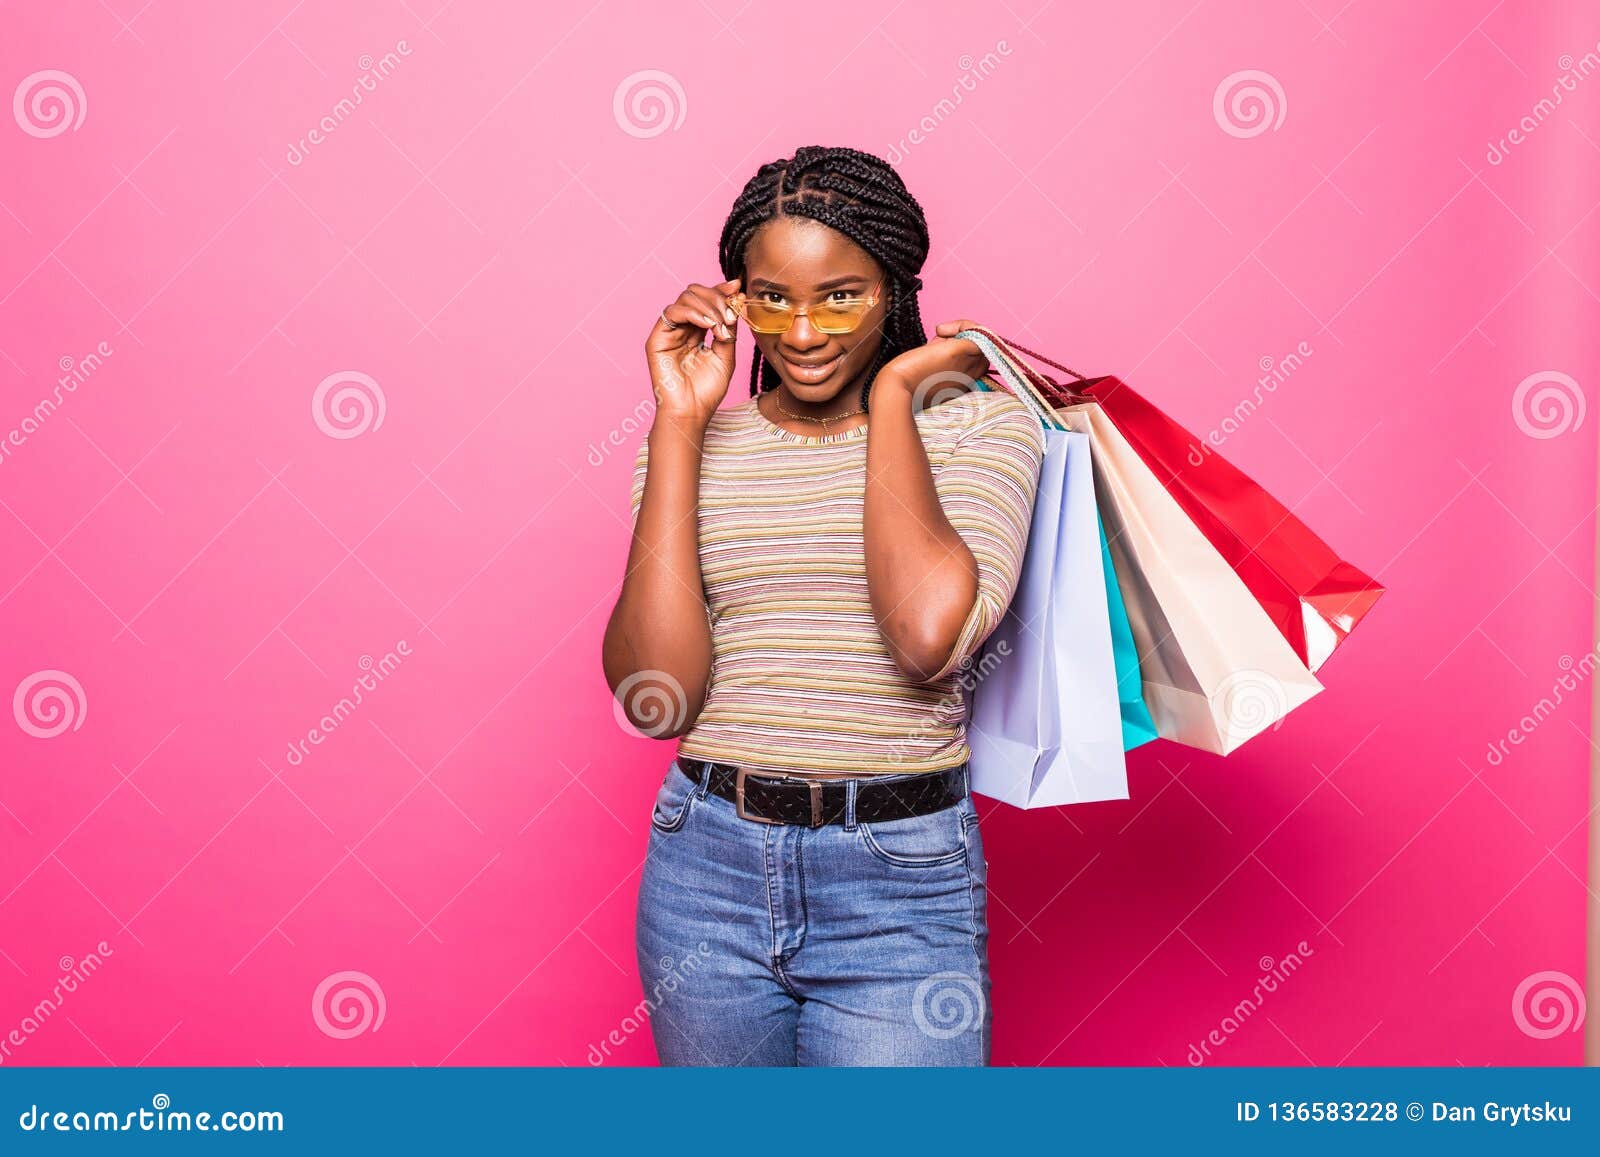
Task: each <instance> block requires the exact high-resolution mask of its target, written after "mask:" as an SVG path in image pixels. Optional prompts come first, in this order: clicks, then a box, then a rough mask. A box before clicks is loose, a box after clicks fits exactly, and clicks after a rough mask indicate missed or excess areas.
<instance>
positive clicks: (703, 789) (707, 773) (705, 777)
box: [694, 759, 716, 800]
mask: <svg viewBox="0 0 1600 1157" xmlns="http://www.w3.org/2000/svg"><path fill="white" fill-rule="evenodd" d="M695 762H696V763H698V764H699V765H700V782H699V783H697V784H695V785H694V794H695V796H696V797H697V798H699V799H702V800H703V799H705V798H706V793H707V792H709V791H710V790H711V777H712V776H713V775H715V774H716V765H715V764H712V763H710V762H708V761H706V760H703V759H701V760H696V761H695Z"/></svg>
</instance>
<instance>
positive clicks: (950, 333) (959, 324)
mask: <svg viewBox="0 0 1600 1157" xmlns="http://www.w3.org/2000/svg"><path fill="white" fill-rule="evenodd" d="M977 328H978V323H977V322H975V321H973V320H972V319H971V318H966V317H963V318H959V319H957V320H956V321H941V322H940V323H939V324H938V325H937V326H935V327H934V332H935V333H937V334H938V335H939V336H940V337H954V336H955V335H956V334H958V333H960V332H961V331H962V330H964V329H977Z"/></svg>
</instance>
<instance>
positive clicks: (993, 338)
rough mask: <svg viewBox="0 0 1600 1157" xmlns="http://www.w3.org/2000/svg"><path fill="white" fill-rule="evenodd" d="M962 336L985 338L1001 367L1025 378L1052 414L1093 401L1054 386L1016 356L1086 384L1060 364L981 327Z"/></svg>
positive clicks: (1038, 371) (1035, 369)
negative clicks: (1044, 365)
mask: <svg viewBox="0 0 1600 1157" xmlns="http://www.w3.org/2000/svg"><path fill="white" fill-rule="evenodd" d="M962 332H963V334H965V333H978V334H981V335H983V336H984V337H986V338H988V339H989V341H990V342H991V343H993V345H994V346H995V347H996V348H997V350H998V352H999V353H1000V354H1001V355H1002V357H1003V359H1004V361H1005V364H1006V365H1007V366H1008V367H1009V368H1010V369H1012V370H1013V372H1014V373H1016V374H1017V375H1019V376H1020V377H1022V378H1025V379H1026V380H1027V382H1028V384H1029V387H1030V388H1031V389H1032V391H1033V392H1034V393H1035V394H1041V395H1043V397H1044V399H1046V400H1047V402H1046V404H1047V405H1049V407H1050V408H1051V409H1052V410H1053V409H1054V408H1055V407H1057V406H1073V405H1077V404H1078V403H1080V402H1087V401H1092V400H1093V399H1092V398H1090V397H1088V396H1087V395H1085V394H1081V393H1079V392H1078V391H1077V390H1075V389H1073V388H1072V387H1071V386H1068V385H1066V384H1064V383H1061V382H1058V381H1056V380H1055V379H1054V378H1052V377H1050V376H1049V375H1048V374H1045V373H1043V372H1041V371H1040V370H1038V369H1037V368H1035V367H1034V366H1031V365H1029V364H1028V363H1027V362H1025V361H1024V360H1023V359H1022V358H1021V357H1019V356H1018V355H1019V354H1026V355H1028V356H1029V357H1031V358H1035V359H1037V360H1039V361H1041V362H1043V363H1045V364H1046V365H1049V366H1054V367H1055V368H1056V369H1058V370H1062V371H1064V372H1066V373H1069V374H1071V375H1072V376H1073V378H1074V379H1076V381H1077V382H1086V381H1088V380H1089V379H1088V378H1086V377H1085V376H1084V375H1083V374H1080V373H1079V372H1078V371H1077V370H1075V369H1073V368H1072V367H1071V366H1065V365H1062V364H1061V363H1060V362H1058V361H1055V360H1054V359H1053V358H1049V357H1046V356H1045V355H1044V354H1041V353H1039V352H1038V351H1036V350H1031V349H1028V348H1027V347H1026V346H1021V345H1018V344H1017V343H1016V342H1014V341H1011V340H1010V339H1008V338H1003V337H1001V336H1000V335H999V334H997V333H995V332H994V331H993V330H991V329H988V328H986V327H984V326H973V327H972V329H971V330H964V331H962ZM958 336H959V335H958ZM985 352H988V351H985ZM991 360H992V359H991ZM1052 403H1053V404H1052ZM1047 424H1048V423H1047Z"/></svg>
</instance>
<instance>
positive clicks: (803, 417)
mask: <svg viewBox="0 0 1600 1157" xmlns="http://www.w3.org/2000/svg"><path fill="white" fill-rule="evenodd" d="M772 404H773V405H774V406H776V407H778V413H780V414H782V415H783V416H784V417H785V418H796V419H798V420H800V421H802V422H820V423H821V424H822V433H823V436H824V437H826V436H827V433H828V423H829V422H842V421H843V420H844V419H846V418H854V417H855V416H856V415H857V414H865V413H866V410H864V409H863V410H851V411H850V412H849V413H848V414H835V415H834V416H833V417H831V418H813V417H812V416H811V415H809V414H796V413H794V412H793V411H791V410H787V409H785V408H784V405H783V398H782V396H780V395H779V394H778V393H777V392H776V391H774V392H773V395H772Z"/></svg>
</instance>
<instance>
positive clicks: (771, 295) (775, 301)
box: [756, 289, 788, 305]
mask: <svg viewBox="0 0 1600 1157" xmlns="http://www.w3.org/2000/svg"><path fill="white" fill-rule="evenodd" d="M756 297H757V299H758V300H760V301H763V302H765V303H766V304H767V305H787V304H788V303H787V302H785V301H784V300H783V294H781V293H778V292H776V291H774V290H771V289H765V290H762V291H761V292H760V293H758V294H757V295H756Z"/></svg>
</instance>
